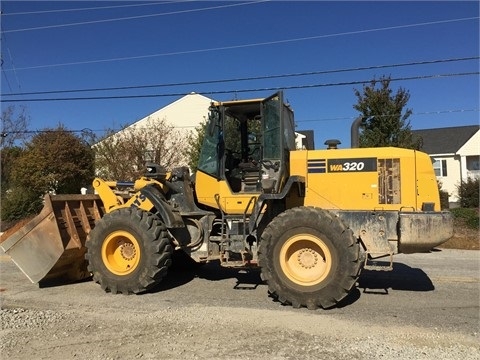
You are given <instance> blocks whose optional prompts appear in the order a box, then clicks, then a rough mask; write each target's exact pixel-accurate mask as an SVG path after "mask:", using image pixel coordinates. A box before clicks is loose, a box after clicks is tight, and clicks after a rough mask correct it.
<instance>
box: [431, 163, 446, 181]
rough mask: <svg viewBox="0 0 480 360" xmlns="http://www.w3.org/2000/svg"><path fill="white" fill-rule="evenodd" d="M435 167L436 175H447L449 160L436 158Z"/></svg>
mask: <svg viewBox="0 0 480 360" xmlns="http://www.w3.org/2000/svg"><path fill="white" fill-rule="evenodd" d="M433 169H434V170H435V175H436V176H442V177H445V176H447V160H445V159H443V160H435V162H434V163H433Z"/></svg>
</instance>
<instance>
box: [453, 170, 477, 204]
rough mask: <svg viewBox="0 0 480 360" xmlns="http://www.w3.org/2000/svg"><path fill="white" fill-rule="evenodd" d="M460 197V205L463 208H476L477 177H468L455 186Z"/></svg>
mask: <svg viewBox="0 0 480 360" xmlns="http://www.w3.org/2000/svg"><path fill="white" fill-rule="evenodd" d="M457 189H458V195H459V197H460V206H461V207H463V208H478V203H479V178H478V177H477V178H471V177H469V178H468V179H467V181H462V182H461V183H460V185H458V186H457Z"/></svg>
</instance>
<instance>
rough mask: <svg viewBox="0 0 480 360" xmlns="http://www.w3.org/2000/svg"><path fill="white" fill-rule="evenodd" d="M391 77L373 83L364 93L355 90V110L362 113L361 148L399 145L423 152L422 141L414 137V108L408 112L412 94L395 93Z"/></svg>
mask: <svg viewBox="0 0 480 360" xmlns="http://www.w3.org/2000/svg"><path fill="white" fill-rule="evenodd" d="M390 81H391V79H390V77H382V78H380V80H375V79H374V80H372V81H371V82H370V84H368V85H364V86H363V89H362V91H360V90H357V89H355V90H354V93H355V96H356V97H357V100H358V102H357V104H355V105H354V106H353V108H354V109H355V110H357V111H359V112H360V116H361V118H362V123H361V125H360V132H361V133H360V139H359V142H360V147H382V146H397V147H403V148H409V149H417V150H418V149H419V148H420V147H421V139H419V138H417V137H415V136H414V134H413V132H412V130H411V126H410V122H409V120H408V118H409V117H410V115H411V114H412V110H411V109H406V108H405V107H406V105H407V102H408V100H409V99H410V94H409V92H408V91H407V90H405V89H403V88H399V89H398V91H397V92H396V93H395V94H393V90H392V89H391V88H390Z"/></svg>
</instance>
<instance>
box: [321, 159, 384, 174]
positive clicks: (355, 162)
mask: <svg viewBox="0 0 480 360" xmlns="http://www.w3.org/2000/svg"><path fill="white" fill-rule="evenodd" d="M369 171H377V159H376V158H361V159H328V160H327V172H329V173H334V172H369Z"/></svg>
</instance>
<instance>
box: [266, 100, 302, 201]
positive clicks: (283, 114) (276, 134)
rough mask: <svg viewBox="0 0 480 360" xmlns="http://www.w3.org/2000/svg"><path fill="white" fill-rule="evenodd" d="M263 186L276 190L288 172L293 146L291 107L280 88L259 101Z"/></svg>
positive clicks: (270, 191)
mask: <svg viewBox="0 0 480 360" xmlns="http://www.w3.org/2000/svg"><path fill="white" fill-rule="evenodd" d="M262 132H263V137H262V138H263V139H262V190H263V192H265V193H279V192H280V191H281V190H282V188H283V185H284V183H285V182H286V179H287V178H288V175H289V164H290V151H291V150H295V125H294V120H293V111H292V110H291V109H290V107H289V106H286V105H285V104H284V102H283V92H278V93H276V94H274V95H272V96H270V97H268V98H266V99H265V100H263V101H262Z"/></svg>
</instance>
